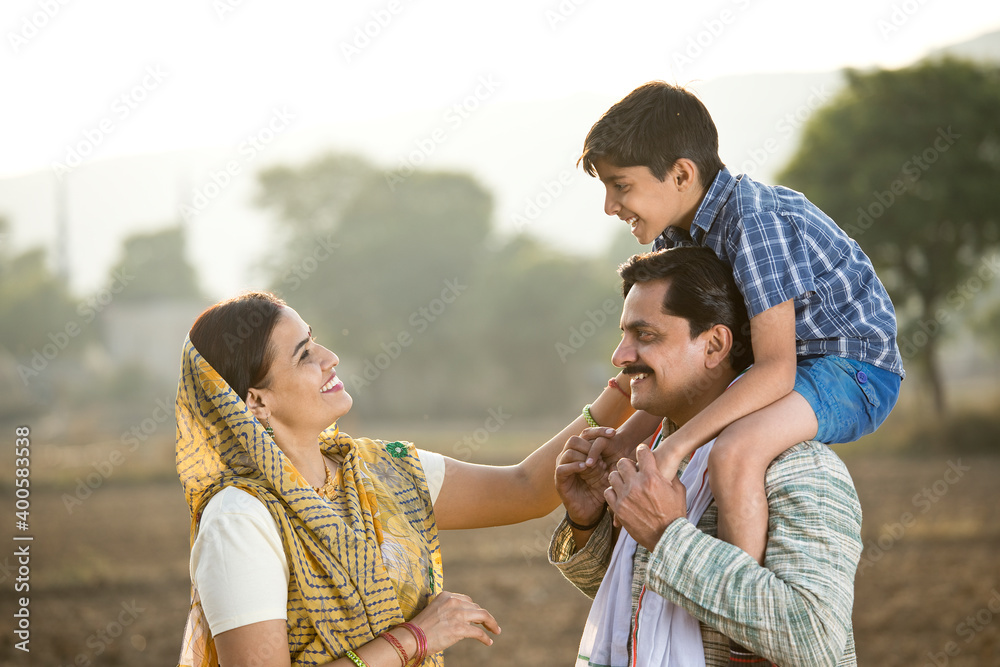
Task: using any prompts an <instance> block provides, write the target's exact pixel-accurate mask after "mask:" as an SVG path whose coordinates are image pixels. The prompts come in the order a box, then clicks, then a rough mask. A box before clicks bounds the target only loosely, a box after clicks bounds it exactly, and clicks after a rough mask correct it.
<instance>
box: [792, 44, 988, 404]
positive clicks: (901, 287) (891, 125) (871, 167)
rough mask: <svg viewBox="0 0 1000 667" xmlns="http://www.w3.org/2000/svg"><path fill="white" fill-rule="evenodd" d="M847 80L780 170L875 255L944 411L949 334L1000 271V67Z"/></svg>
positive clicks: (940, 68)
mask: <svg viewBox="0 0 1000 667" xmlns="http://www.w3.org/2000/svg"><path fill="white" fill-rule="evenodd" d="M846 79H847V86H846V88H845V89H844V90H843V91H842V92H841V93H840V94H839V95H838V96H837V97H836V98H835V99H834V100H832V101H831V102H830V104H829V105H828V106H826V107H824V108H822V109H820V110H818V111H817V112H816V113H815V114H814V116H813V117H812V118H811V119H810V121H809V122H808V124H807V125H806V127H805V128H804V131H803V135H802V140H801V143H800V145H799V148H798V151H797V153H796V154H795V156H794V157H793V158H792V160H791V162H790V163H789V164H788V166H787V167H786V169H785V172H784V174H782V175H781V176H780V179H781V181H782V182H783V183H786V184H788V185H789V186H790V187H793V188H795V189H798V190H802V191H803V192H805V193H806V195H807V196H808V197H809V198H810V199H811V200H812V201H813V202H814V203H816V205H818V206H819V207H820V208H821V209H823V210H824V211H825V212H826V213H827V214H829V215H830V216H831V217H832V218H833V219H834V220H836V221H838V223H839V224H840V225H841V226H842V227H843V228H844V229H845V230H846V231H847V233H848V234H849V235H850V236H852V237H853V238H854V239H855V240H857V241H858V243H859V244H860V245H861V246H862V248H863V249H864V250H865V252H866V253H867V254H868V255H869V256H870V257H871V259H872V262H873V263H874V265H875V267H876V269H877V270H878V271H879V275H880V277H881V278H882V280H883V282H884V283H885V285H886V288H887V289H888V291H889V293H890V295H891V297H892V299H893V302H894V304H895V305H896V309H897V314H898V316H899V319H900V328H899V336H898V341H899V347H900V351H901V352H902V355H903V358H904V363H912V364H913V365H915V366H917V367H918V368H919V369H920V370H922V371H923V372H924V377H925V378H926V380H927V381H928V383H929V385H930V388H931V392H932V397H933V402H934V406H935V408H936V409H937V411H938V413H939V414H940V413H943V412H944V411H945V403H946V402H945V390H944V385H943V379H942V375H941V371H940V369H939V366H938V363H939V362H938V354H939V347H940V343H941V337H942V335H943V334H944V333H946V332H947V330H948V329H949V328H950V327H954V325H955V324H956V323H958V322H964V321H965V320H966V318H967V317H968V314H969V310H970V309H969V308H968V306H969V305H970V303H971V301H972V299H974V298H975V297H976V296H977V294H978V293H979V292H980V291H981V290H982V289H983V287H984V285H985V283H987V282H989V281H990V280H992V279H993V278H995V277H996V274H997V272H998V271H1000V267H997V266H996V257H995V255H994V254H993V253H994V251H995V249H996V248H997V245H998V241H1000V225H998V220H1000V187H998V186H997V184H998V183H1000V124H998V119H1000V67H997V66H994V65H985V64H975V63H972V62H966V61H960V60H954V59H943V60H936V61H924V62H921V63H918V64H917V65H915V66H912V67H909V68H906V69H900V70H876V71H871V72H859V71H855V70H848V71H847V72H846Z"/></svg>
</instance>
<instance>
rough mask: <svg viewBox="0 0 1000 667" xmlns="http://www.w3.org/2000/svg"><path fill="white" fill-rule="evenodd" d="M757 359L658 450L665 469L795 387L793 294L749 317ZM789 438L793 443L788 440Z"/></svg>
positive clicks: (662, 468) (663, 442)
mask: <svg viewBox="0 0 1000 667" xmlns="http://www.w3.org/2000/svg"><path fill="white" fill-rule="evenodd" d="M750 340H751V345H752V347H753V356H754V364H753V366H751V367H750V369H749V370H747V372H746V373H745V374H744V375H743V377H741V378H740V380H739V382H736V383H735V384H733V385H732V386H731V387H730V388H729V389H727V390H726V391H724V392H723V393H722V395H721V396H719V397H718V398H717V399H715V400H714V401H712V403H711V404H709V406H708V407H706V408H705V409H704V410H702V411H701V412H699V413H698V414H697V415H695V416H694V417H693V418H692V419H691V420H690V421H688V422H687V423H686V424H684V425H683V426H682V427H680V428H679V429H677V430H676V431H674V432H673V433H671V434H670V435H669V436H667V437H666V438H665V439H664V440H663V441H662V442H661V443H660V446H659V447H658V448H657V449H656V450H655V455H656V458H657V465H658V466H659V467H660V469H661V470H663V471H665V472H670V471H671V470H676V469H677V466H678V465H680V462H681V461H683V460H684V457H685V456H687V455H688V454H690V453H691V452H693V451H694V450H695V449H697V448H698V447H700V446H701V445H703V444H705V443H706V442H708V441H709V440H711V439H712V438H714V437H716V436H717V435H719V433H720V432H721V431H722V429H724V428H726V427H727V426H729V425H730V424H731V423H733V422H734V421H736V420H737V419H740V418H741V417H745V416H746V415H748V414H750V413H751V412H755V411H757V410H760V409H761V408H763V407H766V406H768V405H770V404H771V403H774V402H775V401H777V400H778V399H780V398H783V397H784V396H786V395H787V394H789V393H790V392H791V391H792V389H794V387H795V365H796V357H795V305H794V302H793V301H792V299H789V300H787V301H785V302H784V303H779V304H778V305H776V306H773V307H771V308H768V309H767V310H765V311H764V312H762V313H760V314H758V315H756V316H754V317H752V318H750ZM790 444H791V443H790Z"/></svg>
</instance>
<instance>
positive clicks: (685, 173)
mask: <svg viewBox="0 0 1000 667" xmlns="http://www.w3.org/2000/svg"><path fill="white" fill-rule="evenodd" d="M669 178H672V179H674V185H675V186H676V187H677V189H678V190H679V191H680V192H684V191H686V190H688V189H690V188H692V187H698V186H700V185H701V180H700V178H699V176H698V166H697V165H696V164H695V163H694V162H692V161H691V160H689V159H688V158H686V157H682V158H679V159H678V160H677V162H675V163H674V167H673V169H671V170H670V175H669Z"/></svg>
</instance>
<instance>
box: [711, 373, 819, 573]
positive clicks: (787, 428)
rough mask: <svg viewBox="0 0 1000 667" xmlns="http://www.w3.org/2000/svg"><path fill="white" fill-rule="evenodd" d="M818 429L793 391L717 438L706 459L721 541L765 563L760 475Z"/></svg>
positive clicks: (764, 514)
mask: <svg viewBox="0 0 1000 667" xmlns="http://www.w3.org/2000/svg"><path fill="white" fill-rule="evenodd" d="M817 428H818V422H817V420H816V415H815V413H814V412H813V409H812V406H810V405H809V402H808V401H807V400H806V399H805V398H803V397H802V395H801V394H799V393H797V392H794V391H793V392H792V393H790V394H788V395H787V396H785V397H784V398H781V399H779V400H777V401H775V402H774V403H772V404H771V405H769V406H767V407H765V408H762V409H760V410H758V411H756V412H753V413H751V414H749V415H747V416H746V417H743V418H742V419H738V420H736V421H735V422H733V423H732V424H730V425H729V426H727V427H726V428H725V429H724V430H723V431H722V433H720V434H719V436H718V438H716V441H715V445H714V446H713V447H712V453H711V455H710V456H709V459H708V471H709V472H708V479H709V483H710V484H711V487H712V494H713V495H714V496H715V502H716V504H717V505H718V508H719V526H718V529H719V539H721V540H725V541H726V542H729V543H730V544H734V545H736V546H738V547H740V548H741V549H743V550H744V551H746V552H747V553H748V554H750V556H751V557H753V558H754V559H756V560H757V562H758V563H761V564H763V563H764V549H765V547H766V546H767V497H766V496H765V493H764V474H765V472H766V471H767V467H768V466H769V465H770V464H771V461H773V460H774V459H775V458H776V457H777V456H778V455H779V454H781V453H782V452H784V451H785V450H786V449H788V448H789V447H791V446H792V445H795V444H797V443H799V442H802V441H803V440H810V439H812V438H814V437H815V436H816V430H817Z"/></svg>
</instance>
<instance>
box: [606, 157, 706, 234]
mask: <svg viewBox="0 0 1000 667" xmlns="http://www.w3.org/2000/svg"><path fill="white" fill-rule="evenodd" d="M594 167H595V168H596V170H597V176H598V177H599V178H600V179H601V182H602V183H604V188H605V191H606V193H607V194H606V196H605V198H604V212H605V213H607V214H608V215H616V216H618V217H619V218H620V219H622V220H624V221H625V222H627V223H628V224H629V225H630V226H631V227H632V235H633V236H635V238H636V239H638V241H639V243H641V244H643V245H648V244H650V243H652V242H653V241H654V240H655V239H656V237H657V236H659V235H660V234H661V233H663V230H664V229H666V228H667V227H670V226H674V227H680V228H682V229H685V230H687V229H690V228H691V221H692V220H694V214H695V211H696V210H697V209H698V204H700V203H701V200H700V197H696V198H692V196H691V195H692V192H693V191H695V190H699V191H700V187H698V186H697V172H695V174H693V178H694V182H692V181H691V179H692V174H690V173H682V172H684V169H683V167H681V166H680V163H678V164H677V165H674V168H673V169H671V170H670V171H669V172H668V173H667V176H666V178H664V179H663V180H662V181H661V180H660V179H658V178H657V177H656V176H654V175H653V172H651V171H650V170H649V167H645V166H639V167H619V166H617V165H614V164H612V163H611V162H608V161H607V160H604V159H598V160H595V161H594Z"/></svg>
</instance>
